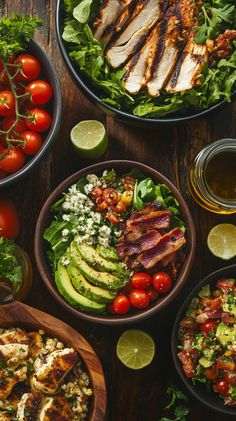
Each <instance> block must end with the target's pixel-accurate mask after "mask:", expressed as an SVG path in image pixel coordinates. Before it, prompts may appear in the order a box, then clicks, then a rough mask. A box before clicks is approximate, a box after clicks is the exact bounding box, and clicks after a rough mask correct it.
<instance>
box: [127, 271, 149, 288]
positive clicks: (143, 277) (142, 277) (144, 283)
mask: <svg viewBox="0 0 236 421" xmlns="http://www.w3.org/2000/svg"><path fill="white" fill-rule="evenodd" d="M131 282H132V285H133V287H134V288H140V289H147V288H148V287H150V286H151V285H152V277H151V275H149V273H145V272H137V273H135V274H134V275H133V276H132V278H131Z"/></svg>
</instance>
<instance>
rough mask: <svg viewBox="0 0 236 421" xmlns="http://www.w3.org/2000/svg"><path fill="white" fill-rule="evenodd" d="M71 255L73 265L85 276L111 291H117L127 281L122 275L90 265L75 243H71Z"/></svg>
mask: <svg viewBox="0 0 236 421" xmlns="http://www.w3.org/2000/svg"><path fill="white" fill-rule="evenodd" d="M69 255H70V258H71V262H72V263H73V265H74V266H75V267H76V268H77V269H78V270H79V272H80V273H82V275H84V276H85V278H86V279H87V280H88V281H90V282H91V283H92V284H93V285H97V286H100V287H102V288H105V289H109V290H111V291H117V290H118V289H120V288H122V287H123V286H124V285H125V284H126V283H127V280H125V279H124V278H123V277H122V276H116V275H114V274H112V273H108V272H98V271H96V270H95V269H93V268H92V267H90V266H89V265H88V264H87V263H86V262H85V261H84V260H83V259H82V256H81V254H80V253H79V251H78V249H77V248H76V246H75V244H74V243H71V245H70V251H69Z"/></svg>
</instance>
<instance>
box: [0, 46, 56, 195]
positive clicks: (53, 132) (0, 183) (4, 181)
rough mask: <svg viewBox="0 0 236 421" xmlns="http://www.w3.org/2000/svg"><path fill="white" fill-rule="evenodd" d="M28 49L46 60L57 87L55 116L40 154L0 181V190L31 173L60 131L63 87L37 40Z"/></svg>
mask: <svg viewBox="0 0 236 421" xmlns="http://www.w3.org/2000/svg"><path fill="white" fill-rule="evenodd" d="M28 49H30V50H31V49H36V50H37V51H38V52H39V54H40V55H41V56H43V57H44V60H45V62H46V65H47V71H48V73H50V74H51V77H52V80H53V82H54V85H55V86H54V97H53V101H54V103H55V105H54V110H53V116H52V126H51V128H50V130H49V132H48V134H47V137H46V138H45V140H44V142H43V145H42V147H41V148H40V150H39V152H38V153H37V154H36V155H34V156H32V157H30V161H28V162H27V163H26V164H25V165H24V166H23V167H22V168H21V169H20V170H19V171H17V172H15V173H13V174H9V175H8V176H6V177H5V178H3V179H2V180H0V188H2V187H5V186H8V185H9V184H12V183H14V182H17V181H18V180H19V179H20V178H22V177H24V176H25V175H26V174H27V173H29V172H30V171H31V170H32V168H33V167H34V166H35V165H36V164H38V163H39V162H40V161H41V159H42V158H43V156H44V154H45V153H46V152H47V150H48V149H49V147H50V146H51V144H52V143H53V140H54V139H55V138H56V136H57V134H58V132H59V129H60V123H61V112H62V94H61V86H60V82H59V79H58V76H57V73H56V71H55V69H54V66H53V64H52V62H51V60H50V59H49V58H48V56H47V54H46V53H45V52H44V51H43V49H42V48H41V46H40V45H39V44H38V43H37V42H36V41H35V40H31V41H30V42H29V45H28V47H27V49H26V50H28Z"/></svg>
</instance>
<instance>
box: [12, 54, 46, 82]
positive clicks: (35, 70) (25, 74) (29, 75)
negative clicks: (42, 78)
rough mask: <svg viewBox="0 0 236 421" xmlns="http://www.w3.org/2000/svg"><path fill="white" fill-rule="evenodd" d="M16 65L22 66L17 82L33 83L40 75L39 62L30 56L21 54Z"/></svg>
mask: <svg viewBox="0 0 236 421" xmlns="http://www.w3.org/2000/svg"><path fill="white" fill-rule="evenodd" d="M15 64H18V65H20V66H21V70H20V71H19V72H18V73H17V75H16V79H17V80H22V81H31V80H34V79H36V78H37V77H39V75H40V72H41V65H40V63H39V61H38V60H37V59H36V58H35V57H34V56H31V55H30V54H21V55H20V56H19V57H17V58H16V60H15Z"/></svg>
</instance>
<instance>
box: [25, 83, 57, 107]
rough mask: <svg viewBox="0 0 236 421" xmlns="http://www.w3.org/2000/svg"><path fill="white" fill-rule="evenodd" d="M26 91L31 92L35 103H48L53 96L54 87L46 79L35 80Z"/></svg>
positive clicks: (31, 97) (32, 100) (31, 98)
mask: <svg viewBox="0 0 236 421" xmlns="http://www.w3.org/2000/svg"><path fill="white" fill-rule="evenodd" d="M26 92H29V93H30V100H31V102H32V104H34V105H43V104H47V103H48V102H49V101H50V99H51V98H52V88H51V85H49V83H48V82H46V81H45V80H35V81H34V82H31V83H30V84H29V85H28V86H27V88H26Z"/></svg>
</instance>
